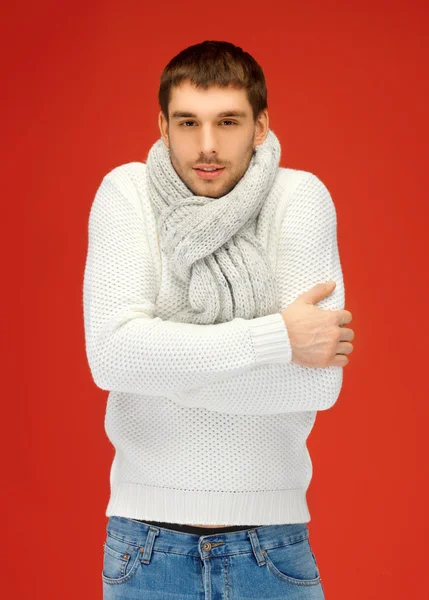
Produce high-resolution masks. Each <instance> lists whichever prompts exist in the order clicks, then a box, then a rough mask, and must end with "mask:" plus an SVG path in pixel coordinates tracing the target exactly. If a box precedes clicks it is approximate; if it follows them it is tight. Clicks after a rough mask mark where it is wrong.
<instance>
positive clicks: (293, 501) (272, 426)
mask: <svg viewBox="0 0 429 600" xmlns="http://www.w3.org/2000/svg"><path fill="white" fill-rule="evenodd" d="M256 234H257V237H258V240H259V242H260V243H261V244H262V246H263V247H264V248H265V249H266V252H267V256H268V258H269V260H270V264H271V266H272V269H273V272H274V273H275V277H276V284H277V286H278V306H277V311H276V312H273V313H272V314H269V315H264V316H260V317H256V318H254V319H245V318H242V317H235V318H233V319H232V320H231V321H228V322H223V323H218V324H206V325H205V324H195V323H183V322H176V321H174V319H173V316H174V315H177V314H178V312H180V311H181V310H185V309H187V308H189V287H188V285H187V284H186V283H185V282H183V281H181V280H180V278H178V277H176V276H175V273H174V269H173V268H172V266H171V263H169V261H168V259H167V257H166V256H165V254H164V252H163V250H162V247H161V244H160V239H159V234H158V223H157V216H156V211H155V210H154V207H153V205H152V203H151V200H150V195H149V193H148V187H147V166H146V165H145V164H144V163H140V162H132V163H126V164H123V165H120V166H119V167H116V168H115V169H113V170H112V171H110V172H109V173H108V174H107V175H106V176H105V177H104V178H103V180H102V181H101V183H100V185H99V187H98V189H97V191H96V194H95V198H94V200H93V203H92V206H91V210H90V215H89V224H88V251H87V257H86V264H85V272H84V281H83V310H84V328H85V344H86V354H87V358H88V363H89V367H90V370H91V374H92V377H93V379H94V382H95V384H96V385H97V386H98V387H100V388H101V389H103V390H107V391H109V394H108V399H107V408H106V416H105V429H106V433H107V435H108V438H109V439H110V441H111V443H112V444H113V446H114V448H115V456H114V460H113V464H112V467H111V472H110V497H109V502H108V505H107V509H106V516H111V515H118V516H124V517H128V518H136V519H148V520H156V521H163V522H170V523H173V522H176V523H191V524H192V523H199V524H204V525H248V524H249V525H255V524H261V525H262V524H274V523H299V522H308V521H310V512H309V509H308V506H307V501H306V491H307V488H308V486H309V484H310V481H311V477H312V462H311V458H310V455H309V452H308V449H307V446H306V440H307V438H308V435H309V434H310V432H311V429H312V427H313V425H314V421H315V418H316V414H317V411H319V410H326V409H329V408H330V407H332V406H333V404H334V403H335V402H336V400H337V398H338V396H339V393H340V390H341V385H342V377H343V369H342V368H341V367H325V368H310V367H304V366H300V365H296V364H295V363H293V362H292V361H291V358H292V351H291V346H290V340H289V335H288V332H287V328H286V326H285V323H284V320H283V317H282V315H281V311H282V310H284V309H286V308H287V306H288V305H289V304H290V303H291V302H292V301H293V300H294V299H295V298H296V297H297V296H298V295H299V294H301V293H303V292H305V291H307V290H309V289H310V288H311V287H313V286H314V285H315V284H317V283H320V282H324V281H328V280H331V279H332V280H334V281H336V287H335V289H334V291H333V292H332V293H331V294H330V295H329V296H327V297H326V298H323V299H322V300H321V301H320V302H318V304H317V306H318V307H320V308H322V309H328V310H338V309H343V308H344V303H345V297H344V283H343V276H342V269H341V264H340V259H339V253H338V245H337V221H336V211H335V206H334V203H333V201H332V198H331V196H330V194H329V191H328V190H327V188H326V186H325V185H324V184H323V183H322V182H321V180H320V179H318V177H316V176H315V175H313V174H312V173H310V172H307V171H300V170H295V169H290V168H283V167H279V168H278V172H277V175H276V179H275V182H274V184H273V189H272V190H271V193H270V195H269V196H268V197H267V200H266V202H265V203H264V205H263V206H262V209H261V211H260V213H259V216H258V220H257V227H256Z"/></svg>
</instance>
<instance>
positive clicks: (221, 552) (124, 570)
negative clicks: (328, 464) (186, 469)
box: [101, 516, 325, 600]
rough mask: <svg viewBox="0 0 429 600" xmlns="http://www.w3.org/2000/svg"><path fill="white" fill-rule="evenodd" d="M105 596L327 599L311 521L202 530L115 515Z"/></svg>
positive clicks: (109, 530) (108, 599)
mask: <svg viewBox="0 0 429 600" xmlns="http://www.w3.org/2000/svg"><path fill="white" fill-rule="evenodd" d="M106 534H107V535H106V540H105V543H104V555H103V571H102V575H101V578H102V584H103V600H119V599H121V600H122V599H123V600H127V599H129V600H131V599H132V600H140V599H141V600H145V599H146V598H147V599H150V600H166V599H168V598H174V600H218V599H219V600H220V599H223V598H231V599H234V600H239V599H240V598H246V599H251V598H253V599H255V600H262V599H267V600H268V599H273V598H276V599H277V600H278V599H280V598H290V599H291V600H292V599H293V600H325V596H324V591H323V586H322V580H321V577H320V573H319V569H318V566H317V562H316V558H315V556H314V554H313V551H312V548H311V546H310V541H309V531H308V527H307V524H306V523H293V524H284V525H261V526H253V527H251V528H249V529H243V530H239V531H230V532H227V533H220V532H219V530H218V529H217V530H216V533H213V534H211V535H197V534H195V533H182V532H180V531H175V530H173V529H166V528H164V527H156V526H155V525H152V524H146V523H145V522H144V521H138V520H134V519H129V518H125V517H118V516H111V517H109V520H108V523H107V526H106Z"/></svg>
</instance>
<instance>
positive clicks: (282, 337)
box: [246, 312, 292, 364]
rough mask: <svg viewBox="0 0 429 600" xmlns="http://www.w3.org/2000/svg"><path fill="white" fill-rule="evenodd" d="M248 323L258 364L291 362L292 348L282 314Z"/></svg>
mask: <svg viewBox="0 0 429 600" xmlns="http://www.w3.org/2000/svg"><path fill="white" fill-rule="evenodd" d="M246 322H247V325H248V326H249V329H250V333H251V334H252V341H253V347H254V349H255V352H256V361H257V363H258V364H260V363H266V362H273V363H288V362H291V360H292V346H291V343H290V339H289V333H288V330H287V327H286V323H285V322H284V319H283V317H282V314H281V313H279V312H278V313H273V314H271V315H265V316H263V317H256V319H250V320H248V321H246Z"/></svg>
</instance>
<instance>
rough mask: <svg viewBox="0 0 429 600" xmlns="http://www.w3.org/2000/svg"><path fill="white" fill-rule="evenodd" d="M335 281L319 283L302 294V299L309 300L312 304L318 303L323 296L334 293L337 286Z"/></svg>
mask: <svg viewBox="0 0 429 600" xmlns="http://www.w3.org/2000/svg"><path fill="white" fill-rule="evenodd" d="M336 285H337V284H336V282H335V281H327V282H325V283H317V284H316V285H315V286H313V287H312V288H311V289H310V290H308V291H307V292H304V293H303V294H301V298H302V300H304V301H305V302H309V303H310V304H316V303H317V302H319V300H322V298H325V297H326V296H329V294H331V293H332V291H333V289H334V288H335V286H336Z"/></svg>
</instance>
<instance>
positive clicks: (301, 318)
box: [281, 281, 354, 367]
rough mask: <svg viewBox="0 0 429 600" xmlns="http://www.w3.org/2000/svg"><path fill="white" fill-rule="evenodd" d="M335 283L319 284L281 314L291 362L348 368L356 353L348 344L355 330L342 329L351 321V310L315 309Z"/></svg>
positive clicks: (311, 365)
mask: <svg viewBox="0 0 429 600" xmlns="http://www.w3.org/2000/svg"><path fill="white" fill-rule="evenodd" d="M335 286H336V283H335V281H330V282H328V283H318V284H316V285H315V286H314V287H312V288H311V289H310V290H308V291H307V292H304V293H303V294H301V295H300V296H298V297H297V298H296V299H295V300H294V301H293V302H292V303H291V304H289V306H288V307H287V308H286V309H285V310H284V311H282V313H281V314H282V316H283V319H284V322H285V325H286V328H287V330H288V334H289V339H290V342H291V345H292V362H294V363H296V364H297V365H302V366H305V367H329V366H335V367H345V366H346V365H347V364H348V362H349V359H348V358H347V356H345V354H350V353H351V352H353V345H352V344H351V343H350V342H349V340H352V339H353V338H354V332H353V330H352V329H349V328H345V327H343V325H344V324H345V323H349V322H350V321H351V320H352V314H351V312H350V311H348V310H323V309H321V308H319V307H318V306H314V304H315V303H316V302H319V300H321V299H322V298H325V297H326V296H329V294H331V293H332V291H333V290H334V288H335Z"/></svg>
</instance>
